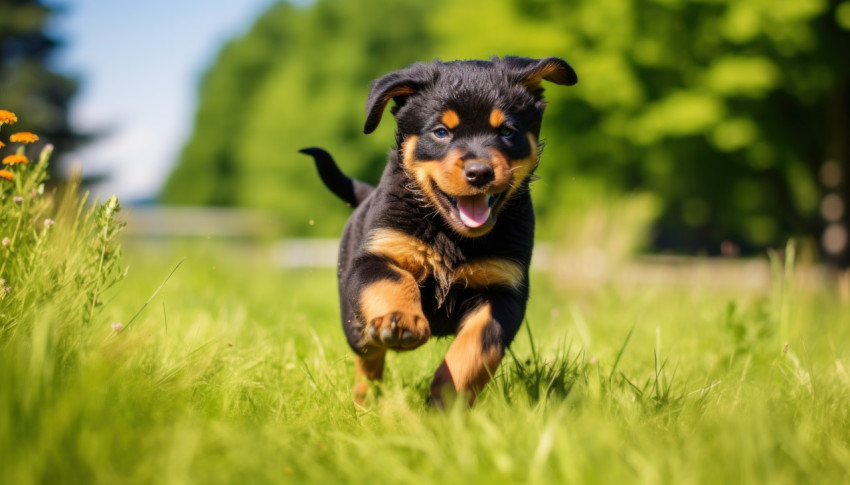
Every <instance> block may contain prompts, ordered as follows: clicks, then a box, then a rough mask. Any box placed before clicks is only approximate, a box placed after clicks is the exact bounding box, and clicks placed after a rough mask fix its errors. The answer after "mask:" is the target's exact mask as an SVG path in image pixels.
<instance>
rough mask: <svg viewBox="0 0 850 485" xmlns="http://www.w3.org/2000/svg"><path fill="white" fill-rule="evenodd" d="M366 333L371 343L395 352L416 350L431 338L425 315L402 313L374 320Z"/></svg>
mask: <svg viewBox="0 0 850 485" xmlns="http://www.w3.org/2000/svg"><path fill="white" fill-rule="evenodd" d="M365 333H366V338H367V339H369V340H370V341H372V342H374V343H376V344H379V345H383V346H384V347H387V348H390V349H393V350H410V349H415V348H416V347H419V346H420V345H422V344H424V343H425V342H427V341H428V339H429V338H430V337H431V329H430V328H429V327H428V321H427V320H426V319H425V316H424V315H422V314H421V313H420V314H417V313H408V312H402V311H396V312H389V313H386V314H384V315H381V316H379V317H376V318H373V319H372V320H371V321H370V322H369V324H368V325H367V327H366V332H365Z"/></svg>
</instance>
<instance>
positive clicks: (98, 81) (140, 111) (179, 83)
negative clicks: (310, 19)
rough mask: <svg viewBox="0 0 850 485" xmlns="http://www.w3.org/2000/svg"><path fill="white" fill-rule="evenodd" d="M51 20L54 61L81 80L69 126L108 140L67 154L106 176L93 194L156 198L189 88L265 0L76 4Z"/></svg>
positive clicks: (188, 105)
mask: <svg viewBox="0 0 850 485" xmlns="http://www.w3.org/2000/svg"><path fill="white" fill-rule="evenodd" d="M54 3H57V4H59V5H63V6H65V8H66V10H65V13H63V14H60V15H58V16H57V18H56V22H55V24H54V28H55V32H56V34H57V35H58V36H59V37H60V38H62V39H63V40H64V41H65V44H66V47H65V48H63V49H62V50H61V51H59V53H58V55H57V59H56V61H57V62H58V64H59V66H60V69H61V70H63V71H64V72H68V73H70V74H72V75H75V76H77V77H79V79H80V80H81V82H82V85H81V90H80V92H79V94H78V96H77V97H76V99H75V102H74V103H73V108H72V113H71V119H72V122H73V123H74V124H75V125H76V126H77V127H78V128H79V129H82V130H97V131H100V130H106V131H107V133H108V135H107V136H105V137H104V138H102V139H100V140H99V141H97V142H95V143H93V144H91V145H89V146H88V147H86V148H85V149H82V150H80V151H79V152H77V153H74V154H72V155H70V156H69V157H68V159H67V160H66V162H70V163H81V164H82V165H83V169H84V171H85V173H90V174H95V173H101V172H104V171H108V172H109V173H110V174H111V179H110V180H109V181H108V182H107V183H105V184H103V185H102V186H100V187H97V188H95V192H96V193H97V194H96V195H100V196H108V195H111V194H116V195H118V196H119V197H120V198H122V199H123V200H124V201H127V202H130V201H133V200H136V199H140V198H146V197H150V196H152V195H154V194H155V193H156V191H157V190H158V188H159V187H160V185H161V184H162V182H163V181H164V179H165V177H166V176H167V174H168V172H169V170H170V169H171V167H172V166H173V164H174V162H175V160H176V157H177V155H178V153H179V150H180V148H181V146H182V144H183V142H184V140H185V138H186V136H187V135H188V134H189V133H190V131H191V123H192V118H193V116H194V111H195V106H196V101H197V99H196V98H197V87H198V83H199V80H200V77H201V75H202V74H203V72H204V71H205V70H206V69H207V68H208V67H209V66H210V64H211V63H212V62H213V60H214V59H215V57H216V55H217V53H218V51H219V50H220V49H221V47H222V45H223V44H224V43H225V42H227V41H228V40H229V39H231V38H233V37H234V36H235V35H238V34H240V33H242V32H244V31H245V30H247V29H248V28H250V26H251V24H252V23H253V21H254V20H255V19H256V18H257V17H258V16H259V15H260V14H261V13H262V12H263V11H264V10H265V9H266V8H268V6H269V5H271V4H272V3H274V2H273V0H239V1H224V0H123V1H121V0H77V1H67V2H60V1H57V2H54Z"/></svg>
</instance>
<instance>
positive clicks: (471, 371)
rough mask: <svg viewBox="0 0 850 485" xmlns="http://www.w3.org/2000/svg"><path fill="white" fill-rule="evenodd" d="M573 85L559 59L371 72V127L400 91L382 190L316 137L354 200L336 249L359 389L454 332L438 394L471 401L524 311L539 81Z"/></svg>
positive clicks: (338, 182)
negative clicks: (400, 354)
mask: <svg viewBox="0 0 850 485" xmlns="http://www.w3.org/2000/svg"><path fill="white" fill-rule="evenodd" d="M544 80H546V81H550V82H552V83H555V84H559V85H566V86H569V85H573V84H575V83H576V82H577V80H578V79H577V77H576V74H575V71H573V69H572V68H571V67H570V65H569V64H567V63H566V62H565V61H563V60H562V59H558V58H555V57H550V58H546V59H527V58H521V57H512V56H509V57H504V58H501V59H499V58H493V59H492V60H491V61H454V62H445V63H444V62H439V61H437V62H434V63H430V64H425V63H419V64H414V65H412V66H410V67H408V68H406V69H402V70H400V71H395V72H392V73H390V74H387V75H385V76H383V77H381V78H379V79H377V80H375V81H373V82H372V85H371V90H370V93H369V98H368V101H367V102H366V113H367V118H366V124H365V126H364V129H363V131H364V133H367V134H368V133H371V132H372V131H374V130H375V128H376V127H377V126H378V123H379V122H380V120H381V116H382V115H383V112H384V109H385V107H386V105H387V104H388V103H389V102H390V100H393V101H395V105H394V106H393V107H392V109H391V112H392V114H393V115H394V116H395V119H396V124H397V126H398V130H397V131H396V136H395V138H396V148H395V149H394V150H392V151H391V152H390V154H389V161H388V163H387V166H386V168H385V170H384V173H383V175H382V176H381V179H380V182H379V183H378V185H377V187H372V186H370V185H368V184H366V183H364V182H360V181H358V180H352V179H350V178H348V177H347V176H345V175H344V174H343V173H342V172H340V170H339V169H338V168H337V166H336V164H335V163H334V161H333V159H332V158H331V157H330V155H328V154H327V153H326V152H324V151H323V150H321V149H318V148H307V149H304V150H301V152H302V153H305V154H308V155H311V156H313V158H314V159H315V162H316V166H317V168H318V171H319V174H320V176H321V178H322V180H323V181H324V182H325V184H326V185H327V186H328V187H329V188H330V189H331V190H332V191H333V192H334V193H335V194H337V195H338V196H339V197H340V198H342V199H343V200H344V201H345V202H347V203H348V204H350V205H351V206H354V207H356V209H355V210H354V213H353V214H352V216H351V218H350V219H349V221H348V223H347V224H346V226H345V230H344V232H343V235H342V241H341V246H340V251H339V268H338V278H339V297H340V306H341V311H342V326H343V329H344V330H345V335H346V337H347V338H348V343H349V345H350V346H351V348H352V349H353V350H354V352H355V353H356V354H357V358H356V378H355V388H354V394H355V399H356V400H357V401H359V402H362V400H363V399H364V397H365V394H366V392H367V390H368V381H370V380H375V379H380V378H381V376H382V374H383V371H384V358H385V356H386V353H387V350H395V351H404V350H412V349H415V348H416V347H419V346H420V345H422V344H424V343H425V342H426V341H427V340H428V339H429V338H431V337H432V336H447V335H455V339H454V341H453V342H452V344H451V346H450V348H449V350H448V353H447V354H446V356H445V358H444V359H443V361H442V363H441V364H440V366H439V368H438V369H437V371H436V373H435V374H434V379H433V382H432V383H431V390H430V400H431V403H433V404H434V405H437V406H443V405H445V404H446V401H447V400H452V399H454V397H455V396H457V395H458V394H461V395H464V396H465V397H466V399H468V402H469V404H470V405H471V404H472V403H473V401H474V400H475V397H476V395H477V394H478V393H479V392H480V391H481V389H482V388H483V386H484V385H485V384H486V383H487V382H488V381H489V380H490V378H491V376H492V375H493V374H494V372H495V371H496V368H497V367H498V365H499V362H500V361H501V359H502V356H503V355H504V352H505V349H506V348H507V347H508V345H510V343H511V341H512V340H513V338H514V336H515V335H516V333H517V330H518V329H519V327H520V324H521V323H522V320H523V317H524V315H525V308H526V302H527V301H528V294H529V293H528V266H529V263H530V261H531V251H532V246H533V243H534V212H533V210H532V206H531V197H530V195H529V191H528V186H529V182H530V181H531V179H532V176H533V174H534V170H535V169H536V168H537V164H538V160H539V154H540V148H539V147H540V144H539V136H540V125H541V120H542V116H543V109H544V106H545V103H544V102H543V101H542V94H543V87H542V85H541V84H542V81H544Z"/></svg>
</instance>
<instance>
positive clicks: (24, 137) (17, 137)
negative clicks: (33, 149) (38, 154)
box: [9, 131, 38, 143]
mask: <svg viewBox="0 0 850 485" xmlns="http://www.w3.org/2000/svg"><path fill="white" fill-rule="evenodd" d="M9 141H10V142H12V143H35V142H37V141H38V135H36V134H34V133H30V132H27V131H22V132H20V133H15V134H14V135H12V136H10V137H9Z"/></svg>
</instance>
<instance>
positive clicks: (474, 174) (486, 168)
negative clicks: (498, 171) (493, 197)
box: [463, 162, 496, 188]
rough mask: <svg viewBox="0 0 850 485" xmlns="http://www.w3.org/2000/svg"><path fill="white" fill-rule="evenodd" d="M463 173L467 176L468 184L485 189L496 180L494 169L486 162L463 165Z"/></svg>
mask: <svg viewBox="0 0 850 485" xmlns="http://www.w3.org/2000/svg"><path fill="white" fill-rule="evenodd" d="M463 172H464V174H465V175H466V180H467V182H469V183H470V185H473V186H475V187H479V188H480V187H484V186H485V185H487V184H489V183H490V182H492V181H493V179H494V178H496V176H495V174H494V173H493V167H491V166H490V164H489V163H484V162H466V163H465V164H464V165H463Z"/></svg>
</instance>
